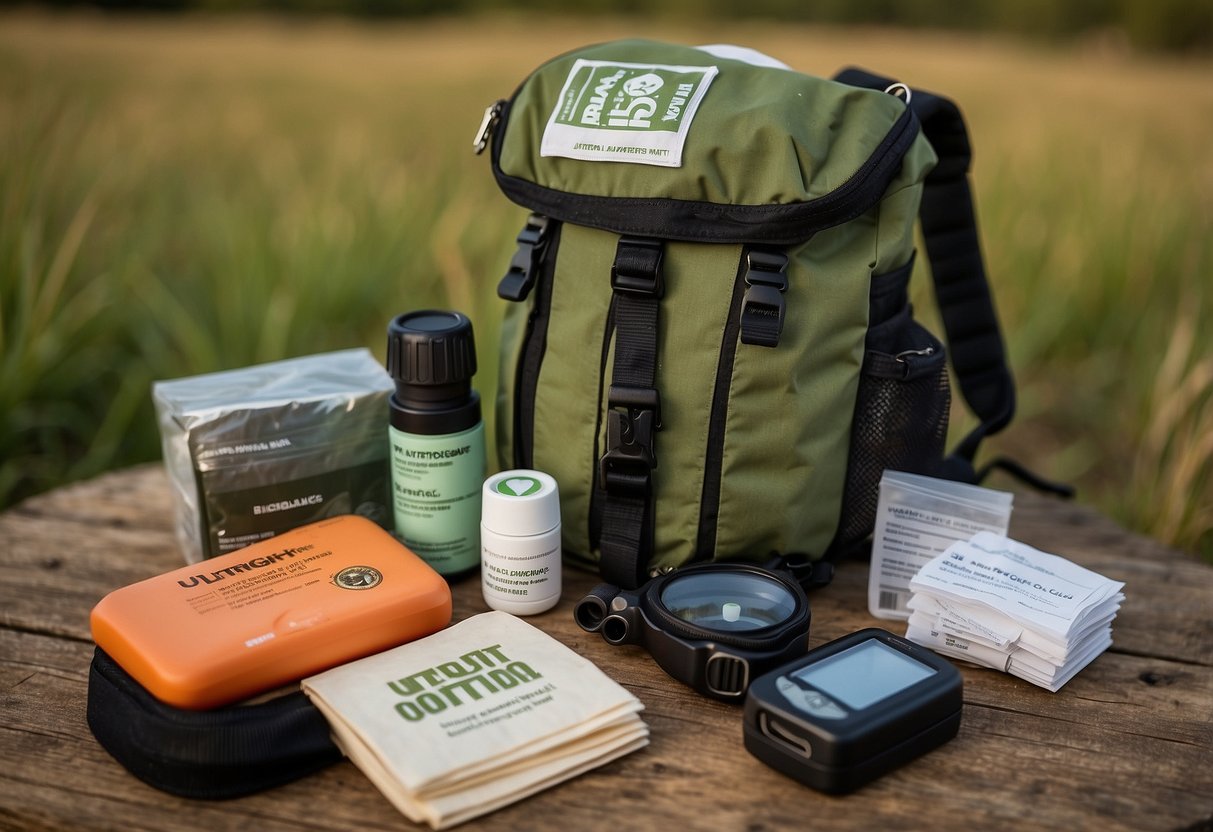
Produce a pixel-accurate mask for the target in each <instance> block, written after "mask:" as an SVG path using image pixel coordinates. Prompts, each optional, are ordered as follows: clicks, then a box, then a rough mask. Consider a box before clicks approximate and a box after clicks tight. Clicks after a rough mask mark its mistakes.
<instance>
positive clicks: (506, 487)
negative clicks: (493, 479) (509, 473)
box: [494, 477, 543, 497]
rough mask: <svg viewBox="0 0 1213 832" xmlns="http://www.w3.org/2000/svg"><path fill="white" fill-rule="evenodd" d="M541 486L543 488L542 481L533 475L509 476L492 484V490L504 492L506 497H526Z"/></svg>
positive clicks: (499, 492)
mask: <svg viewBox="0 0 1213 832" xmlns="http://www.w3.org/2000/svg"><path fill="white" fill-rule="evenodd" d="M541 488H543V483H541V482H540V481H539V480H537V479H535V478H534V477H510V478H509V479H508V480H501V481H500V482H498V483H497V485H496V486H494V490H495V491H496V492H497V493H498V494H504V495H506V496H507V497H526V496H528V495H530V494H534V493H535V492H536V491H538V490H539V489H541Z"/></svg>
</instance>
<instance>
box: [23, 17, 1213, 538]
mask: <svg viewBox="0 0 1213 832" xmlns="http://www.w3.org/2000/svg"><path fill="white" fill-rule="evenodd" d="M635 35H644V36H650V37H659V38H666V39H672V40H677V41H682V42H689V43H704V42H720V41H727V42H735V43H741V44H744V45H749V46H755V47H758V48H761V49H762V50H763V51H766V52H768V53H770V54H772V55H774V56H776V57H778V58H780V59H782V60H784V61H785V62H787V63H789V64H791V65H792V66H794V67H796V68H797V69H800V70H803V71H806V72H810V73H814V74H822V75H828V74H831V73H832V72H833V71H834V70H836V69H837V68H838V67H840V66H843V65H846V64H860V65H865V66H868V67H869V68H872V69H875V70H878V71H881V72H883V73H884V74H888V75H892V76H895V77H899V78H901V79H903V80H905V81H906V82H908V83H910V84H912V85H918V86H922V87H925V88H928V89H934V90H938V91H941V92H946V93H947V94H949V95H951V96H952V97H953V98H955V99H956V100H957V101H958V102H959V103H960V105H961V107H962V108H963V109H964V111H965V113H966V115H967V118H968V120H969V123H970V128H971V130H972V133H973V141H974V146H975V149H976V160H975V167H974V180H975V186H976V191H977V198H978V206H979V212H980V219H981V224H982V230H983V237H984V240H985V246H986V255H987V260H988V263H989V271H990V274H991V280H992V282H993V284H994V290H995V294H996V298H997V302H998V306H999V311H1000V313H1001V317H1002V319H1003V322H1004V325H1005V327H1006V337H1007V340H1008V343H1009V345H1010V349H1011V355H1012V361H1013V366H1014V369H1015V373H1016V376H1017V379H1018V382H1019V388H1020V409H1019V415H1018V417H1017V419H1016V421H1015V422H1014V423H1013V425H1012V427H1011V428H1010V429H1009V430H1008V431H1007V432H1006V433H1005V434H1003V435H1002V436H1000V437H998V438H997V439H996V440H995V441H994V442H992V443H990V446H991V447H990V449H989V451H987V453H989V454H993V453H1000V454H1008V455H1012V456H1015V457H1016V458H1018V459H1019V460H1020V461H1022V462H1024V463H1026V464H1028V465H1029V466H1031V467H1033V468H1035V469H1036V470H1038V471H1039V472H1041V473H1043V474H1046V475H1048V476H1051V477H1054V478H1058V479H1062V480H1067V481H1070V482H1073V483H1075V484H1076V485H1077V486H1078V487H1079V490H1080V491H1079V494H1080V499H1081V500H1083V501H1085V502H1089V503H1092V504H1095V505H1097V506H1099V507H1100V508H1102V509H1103V510H1105V511H1107V512H1108V513H1110V514H1112V515H1113V516H1114V517H1116V518H1117V519H1119V520H1120V521H1121V522H1123V523H1124V524H1126V525H1128V526H1129V527H1131V528H1134V529H1137V530H1140V531H1143V532H1145V533H1148V534H1151V535H1154V536H1156V537H1158V538H1160V539H1162V540H1165V541H1167V542H1170V543H1174V544H1176V545H1178V546H1181V547H1184V548H1187V549H1190V550H1199V551H1203V552H1205V553H1207V554H1208V553H1210V552H1213V401H1211V399H1213V393H1211V391H1213V334H1211V333H1213V327H1210V326H1209V325H1208V323H1207V322H1208V321H1210V320H1213V288H1211V287H1210V278H1211V277H1213V155H1211V153H1210V144H1211V142H1210V139H1211V138H1213V85H1211V84H1210V83H1209V80H1210V78H1211V77H1213V74H1211V69H1213V62H1211V61H1210V59H1209V58H1208V57H1207V56H1206V57H1203V58H1202V57H1187V58H1160V57H1150V58H1146V57H1141V56H1137V55H1134V54H1133V53H1131V52H1128V51H1126V50H1125V49H1124V48H1123V47H1122V46H1119V45H1118V44H1117V42H1116V41H1115V40H1114V39H1101V38H1092V39H1086V40H1082V41H1077V42H1074V43H1071V44H1069V45H1066V46H1060V45H1052V46H1041V45H1036V46H1029V45H1024V44H1020V43H1016V42H1012V41H1008V40H1002V39H999V38H997V37H993V36H976V35H971V34H969V35H955V34H953V35H947V34H938V33H930V32H913V33H909V32H897V31H884V30H878V29H834V28H823V27H811V26H806V25H787V24H773V23H767V24H763V23H745V22H739V21H730V22H728V23H720V24H696V25H689V24H688V25H683V24H679V23H678V22H677V20H673V19H669V18H664V19H662V20H661V21H660V22H658V23H656V24H654V23H651V22H649V21H645V20H643V19H640V18H636V19H614V18H608V19H600V18H589V19H582V20H577V21H573V20H561V19H551V18H544V19H540V18H525V17H510V16H497V17H481V18H475V19H459V20H441V19H439V20H427V21H423V22H392V23H386V22H381V23H366V22H364V23H349V22H338V21H314V20H295V21H279V20H271V19H248V18H239V17H237V18H223V19H209V18H196V17H185V18H165V19H138V18H134V19H123V18H110V17H93V16H88V15H71V16H44V15H40V14H34V13H13V14H8V15H5V16H0V507H2V506H4V505H7V504H11V503H12V502H13V501H15V500H17V499H19V498H20V497H22V496H24V495H27V494H29V493H33V492H35V491H37V490H42V489H45V488H49V487H53V486H55V485H57V484H59V483H62V482H65V481H70V480H73V479H77V478H81V477H87V476H90V475H93V474H96V473H98V472H101V471H104V470H107V469H110V468H114V467H118V466H122V465H126V464H129V463H132V462H135V461H140V460H148V459H154V458H156V457H157V456H158V454H159V444H158V438H157V434H156V428H155V423H154V419H153V416H152V411H151V403H150V395H149V386H150V384H151V382H152V380H154V379H158V378H174V377H179V376H183V375H189V374H194V373H199V372H206V371H211V370H216V369H223V368H232V367H239V366H243V365H247V364H251V363H257V362H262V361H268V360H273V359H277V358H282V357H286V356H293V355H303V354H308V353H314V352H320V351H324V350H328V349H336V348H344V347H349V346H357V345H365V346H368V347H370V348H371V349H372V350H373V351H374V352H375V353H376V355H378V356H380V357H382V354H383V341H384V335H383V333H384V327H385V325H386V322H387V320H388V318H389V317H391V316H392V315H393V314H396V313H398V312H402V311H405V310H408V309H414V308H420V307H425V306H430V305H442V306H450V307H454V308H458V309H461V310H465V311H467V312H468V313H469V314H470V315H471V316H472V318H473V321H474V322H475V326H476V334H477V340H478V344H479V352H480V361H481V371H480V373H479V375H478V376H477V386H478V387H479V388H480V390H481V392H482V395H484V396H485V398H486V399H487V400H490V401H491V399H492V396H493V391H494V388H495V382H496V369H495V360H496V357H495V350H494V345H495V342H496V337H497V332H498V320H499V318H500V314H501V302H500V301H498V300H497V299H496V297H495V294H494V287H495V284H496V281H497V279H498V277H499V276H500V273H501V272H502V271H503V269H504V267H505V265H506V263H507V262H508V259H509V255H510V253H511V250H512V240H513V236H514V234H515V232H516V230H517V227H518V226H519V225H520V224H521V221H522V219H523V216H524V212H523V211H522V209H520V208H517V207H516V206H513V205H512V204H510V203H509V202H507V201H506V199H505V198H504V197H503V196H501V195H500V194H499V193H498V192H497V190H496V188H495V186H494V185H493V182H492V177H491V175H490V173H489V169H488V162H487V159H486V158H484V157H480V158H477V157H474V156H472V154H471V153H470V143H471V139H472V133H473V132H474V130H475V128H476V126H477V124H478V122H479V119H480V115H481V113H482V111H483V108H484V106H485V105H486V104H488V103H490V102H491V101H493V100H494V99H496V98H498V97H504V96H507V95H509V93H510V92H511V91H512V90H513V88H514V86H515V85H516V84H517V83H518V82H519V81H520V80H521V79H522V78H523V77H524V76H525V74H526V73H527V72H529V71H530V70H531V69H532V68H533V67H534V66H535V65H537V64H538V63H540V62H541V61H543V60H545V59H546V58H548V57H550V56H552V55H554V54H557V53H559V52H562V51H564V50H566V49H570V48H574V47H576V46H578V45H582V44H585V43H588V42H594V41H601V40H605V39H609V38H614V37H622V36H635ZM924 278H925V275H919V276H917V278H916V283H917V284H918V287H917V290H916V291H917V294H918V308H919V309H920V310H923V311H924V312H928V310H929V309H930V307H931V306H932V305H933V304H932V302H931V300H930V294H929V289H928V288H927V287H926V286H925V285H924V284H925V283H926V282H927V281H926V280H925V279H924ZM926 317H928V319H929V318H930V315H929V312H928V314H927V315H926ZM954 423H955V425H954V427H955V431H956V432H959V431H963V430H964V428H965V427H966V426H967V425H969V424H970V422H969V421H968V419H967V417H966V416H965V415H964V414H963V413H962V412H960V411H958V412H957V413H956V414H955V416H954ZM992 484H994V485H996V486H1008V485H1010V483H1008V482H1006V481H995V482H993V483H992Z"/></svg>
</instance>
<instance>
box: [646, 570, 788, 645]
mask: <svg viewBox="0 0 1213 832" xmlns="http://www.w3.org/2000/svg"><path fill="white" fill-rule="evenodd" d="M661 603H662V605H663V606H664V607H665V608H666V609H667V610H669V612H671V613H672V614H673V615H675V616H677V617H678V618H681V619H682V620H683V621H686V622H688V623H690V624H694V625H696V626H697V627H703V628H705V629H709V630H719V631H721V632H734V633H735V632H744V631H746V630H759V629H762V628H763V627H770V626H773V625H775V624H782V623H783V622H784V621H786V620H787V619H788V618H789V617H790V616H791V615H792V613H793V612H795V611H796V596H794V595H793V594H792V592H791V591H790V590H789V589H788V588H787V587H786V586H784V585H783V584H782V583H780V582H779V581H777V580H775V579H773V578H766V577H763V576H761V575H755V574H753V573H750V574H738V573H736V572H723V573H722V572H702V573H698V574H695V573H687V574H686V575H680V576H678V577H676V578H674V579H673V580H671V581H670V582H669V583H668V584H666V585H665V588H664V589H662V591H661Z"/></svg>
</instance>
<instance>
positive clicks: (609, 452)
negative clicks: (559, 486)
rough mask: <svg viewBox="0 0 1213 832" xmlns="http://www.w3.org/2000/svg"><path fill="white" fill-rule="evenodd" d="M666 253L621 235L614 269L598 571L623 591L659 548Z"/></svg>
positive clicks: (636, 582) (642, 576)
mask: <svg viewBox="0 0 1213 832" xmlns="http://www.w3.org/2000/svg"><path fill="white" fill-rule="evenodd" d="M662 253H663V248H662V243H661V241H659V240H653V239H648V238H643V237H621V238H620V239H619V245H618V247H617V248H616V250H615V263H614V265H612V266H611V288H612V290H613V291H614V293H615V363H614V365H613V367H612V371H611V386H610V388H609V389H608V391H607V443H606V452H605V453H604V454H603V455H602V458H601V459H600V460H599V481H600V482H601V484H602V487H603V490H604V492H605V496H604V499H603V512H602V521H603V522H602V538H601V540H600V541H599V547H600V549H601V552H602V557H601V560H600V564H599V569H600V571H601V573H602V577H603V578H604V579H605V580H607V581H609V582H610V583H613V584H615V585H617V586H620V587H623V588H625V589H634V588H636V587H637V586H640V584H641V583H642V582H643V581H644V580H646V579H647V577H648V562H649V558H650V557H651V556H652V553H653V471H654V469H656V467H657V457H656V454H655V452H654V441H653V440H654V437H655V434H656V432H657V430H658V428H660V427H661V398H660V396H659V395H658V392H657V386H656V376H657V326H658V309H659V307H660V303H661V296H662V294H663V293H664V286H663V284H662V277H661V260H662Z"/></svg>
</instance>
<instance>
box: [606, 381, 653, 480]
mask: <svg viewBox="0 0 1213 832" xmlns="http://www.w3.org/2000/svg"><path fill="white" fill-rule="evenodd" d="M607 404H608V407H609V408H610V409H609V410H608V411H607V443H606V445H607V450H606V453H604V454H603V455H602V458H601V459H600V460H599V461H598V466H599V467H598V474H599V481H600V482H601V483H602V486H603V488H605V489H606V490H607V491H608V492H610V493H612V494H632V495H638V496H644V495H647V494H648V493H649V490H650V486H651V484H652V478H653V469H654V468H656V467H657V455H656V453H655V452H654V450H653V435H654V434H655V433H656V432H657V431H658V430H659V429H660V428H661V397H660V395H659V394H658V392H657V391H656V390H654V389H652V388H649V387H627V386H625V385H621V384H612V385H611V388H610V392H609V393H608V397H607Z"/></svg>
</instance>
